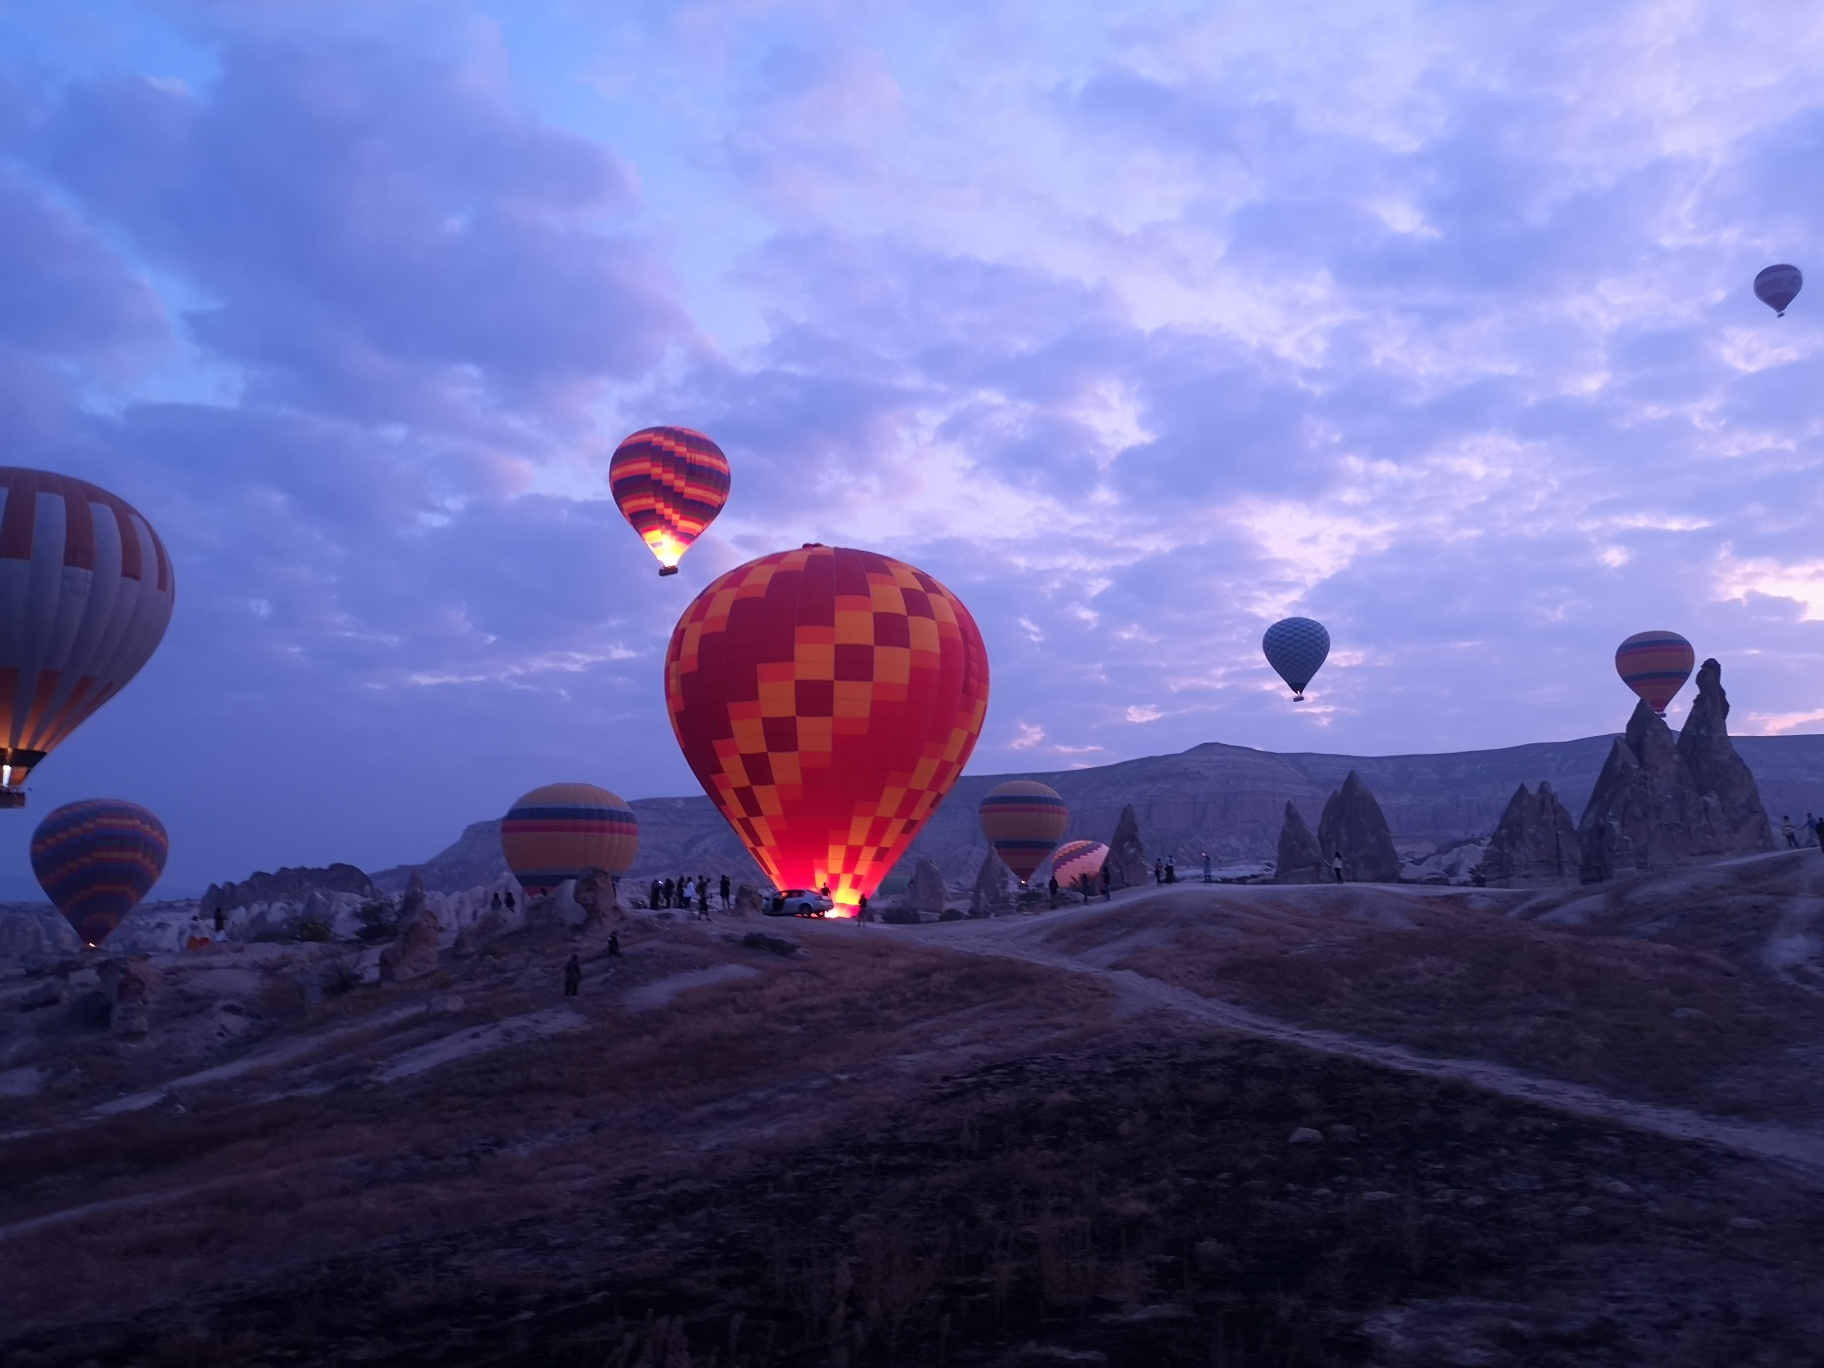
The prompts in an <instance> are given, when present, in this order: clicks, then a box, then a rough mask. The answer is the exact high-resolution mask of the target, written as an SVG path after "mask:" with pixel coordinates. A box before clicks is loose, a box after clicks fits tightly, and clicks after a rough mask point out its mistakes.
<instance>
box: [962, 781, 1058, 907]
mask: <svg viewBox="0 0 1824 1368" xmlns="http://www.w3.org/2000/svg"><path fill="white" fill-rule="evenodd" d="M980 817H981V822H982V835H984V836H986V837H987V838H988V844H989V845H991V846H993V847H994V853H995V854H997V855H999V856H1000V857H1001V861H1002V863H1004V864H1005V865H1006V866H1007V867H1008V868H1009V869H1011V870H1012V871H1013V872H1014V874H1015V875H1017V876H1018V878H1019V880H1020V883H1021V885H1022V886H1024V885H1025V883H1026V881H1027V880H1028V879H1030V878H1031V877H1032V876H1033V874H1034V873H1036V872H1037V871H1038V868H1039V866H1040V865H1042V864H1044V863H1045V859H1046V857H1047V856H1049V855H1050V854H1051V852H1052V851H1053V850H1054V849H1056V847H1057V844H1058V842H1059V841H1061V840H1063V839H1064V833H1065V831H1067V830H1068V829H1069V827H1070V809H1069V808H1068V807H1066V806H1065V805H1064V799H1063V798H1062V797H1061V796H1060V795H1059V793H1058V791H1057V790H1056V789H1054V788H1050V787H1048V786H1047V785H1045V784H1041V783H1038V782H1037V781H1036V780H1032V779H1009V780H1008V781H1007V782H1006V783H1004V784H996V785H995V786H994V787H993V788H991V789H989V790H988V792H987V794H986V796H984V797H983V799H982V805H981V809H980Z"/></svg>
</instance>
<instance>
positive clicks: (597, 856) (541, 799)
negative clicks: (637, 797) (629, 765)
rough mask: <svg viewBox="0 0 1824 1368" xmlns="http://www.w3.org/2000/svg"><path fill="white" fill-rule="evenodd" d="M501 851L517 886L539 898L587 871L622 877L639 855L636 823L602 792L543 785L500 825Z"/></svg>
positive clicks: (620, 804) (614, 797) (579, 786)
mask: <svg viewBox="0 0 1824 1368" xmlns="http://www.w3.org/2000/svg"><path fill="white" fill-rule="evenodd" d="M500 849H501V853H502V854H504V855H505V856H506V857H507V868H508V869H511V870H512V871H513V877H514V878H516V879H518V880H519V886H520V887H521V888H523V889H525V890H526V892H528V893H531V894H534V895H535V896H536V895H542V894H545V893H549V892H551V891H552V890H554V889H555V888H557V886H558V885H559V884H561V883H563V882H564V881H565V880H566V879H574V878H576V877H578V876H579V875H581V874H582V872H583V871H584V870H586V869H591V868H593V869H604V870H606V871H608V873H610V874H625V873H626V872H627V868H628V866H629V865H631V864H632V863H633V857H634V856H635V855H636V854H638V853H639V849H640V819H639V818H638V817H636V816H634V812H633V809H632V808H630V807H628V806H627V804H626V803H624V802H622V801H621V800H620V798H619V797H618V796H617V795H615V794H612V793H610V792H609V791H608V790H607V789H605V788H597V787H596V786H595V785H594V784H546V785H545V786H544V787H543V788H535V789H533V790H532V792H530V793H528V794H526V795H525V796H524V797H523V798H521V799H520V800H519V801H518V802H516V803H514V804H513V806H512V808H511V809H509V811H508V812H507V815H506V816H505V817H504V818H502V819H501V823H500Z"/></svg>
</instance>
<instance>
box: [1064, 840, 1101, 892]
mask: <svg viewBox="0 0 1824 1368" xmlns="http://www.w3.org/2000/svg"><path fill="white" fill-rule="evenodd" d="M1106 859H1108V847H1107V846H1105V845H1103V844H1102V842H1100V841H1066V842H1064V844H1063V845H1061V846H1059V847H1058V848H1057V849H1056V850H1055V851H1053V852H1052V855H1051V877H1052V878H1054V879H1056V880H1057V881H1058V883H1059V885H1060V886H1062V887H1064V888H1074V887H1075V886H1076V883H1077V880H1079V879H1081V878H1082V877H1083V876H1084V875H1085V874H1088V875H1090V876H1092V877H1095V878H1100V877H1101V875H1102V863H1103V861H1105V860H1106Z"/></svg>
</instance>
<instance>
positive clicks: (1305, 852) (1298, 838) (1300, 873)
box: [1273, 800, 1330, 884]
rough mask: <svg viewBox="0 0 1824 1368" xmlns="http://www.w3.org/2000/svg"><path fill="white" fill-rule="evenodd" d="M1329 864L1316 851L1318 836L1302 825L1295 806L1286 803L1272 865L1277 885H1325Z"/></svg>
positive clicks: (1303, 821) (1320, 852)
mask: <svg viewBox="0 0 1824 1368" xmlns="http://www.w3.org/2000/svg"><path fill="white" fill-rule="evenodd" d="M1329 879H1330V869H1329V865H1328V862H1327V861H1326V860H1325V858H1324V853H1323V851H1321V850H1319V849H1318V848H1317V837H1316V836H1315V835H1314V834H1312V831H1311V828H1310V827H1308V826H1306V825H1305V819H1304V817H1303V816H1302V815H1301V814H1300V813H1299V810H1298V807H1297V805H1296V804H1294V803H1292V802H1291V801H1289V800H1288V801H1287V803H1286V821H1285V825H1284V826H1282V827H1280V829H1279V859H1278V861H1277V862H1276V863H1275V864H1274V866H1273V882H1274V883H1276V884H1305V883H1326V882H1328V881H1329Z"/></svg>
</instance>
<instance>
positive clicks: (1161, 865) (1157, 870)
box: [1153, 860, 1165, 884]
mask: <svg viewBox="0 0 1824 1368" xmlns="http://www.w3.org/2000/svg"><path fill="white" fill-rule="evenodd" d="M1153 882H1154V883H1156V884H1162V883H1164V882H1165V861H1164V860H1154V861H1153Z"/></svg>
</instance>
